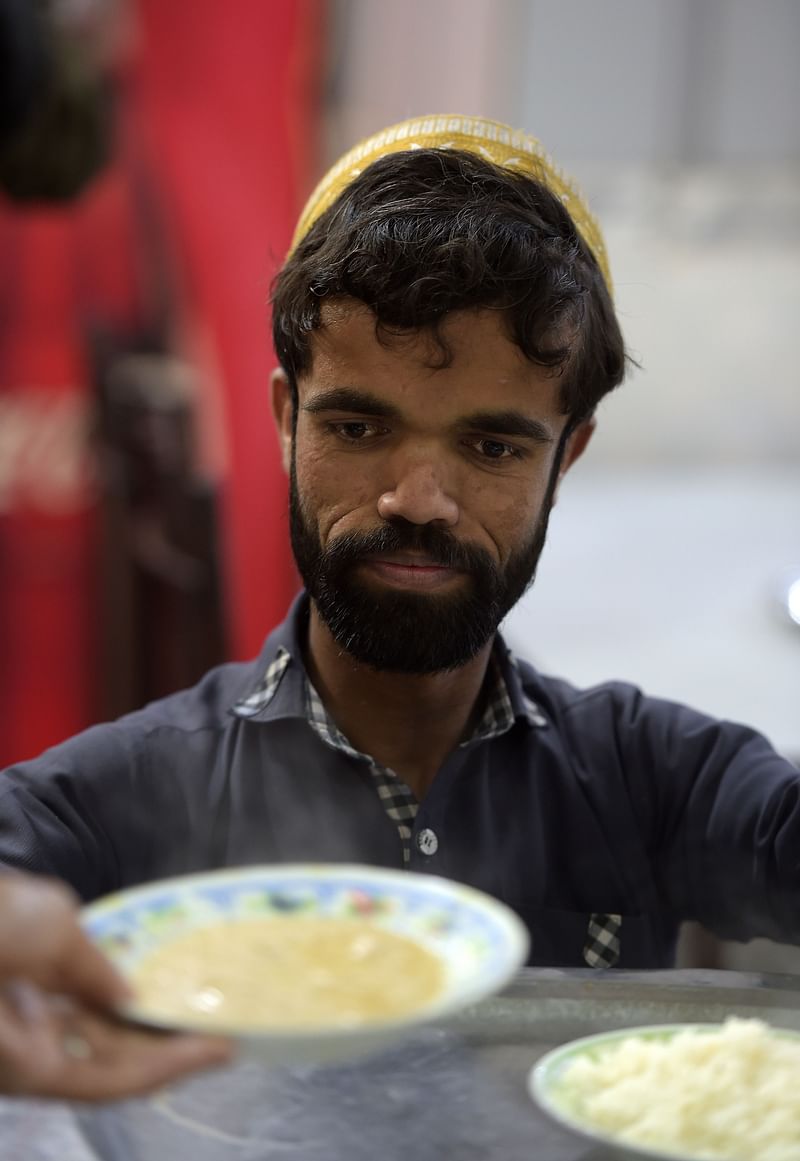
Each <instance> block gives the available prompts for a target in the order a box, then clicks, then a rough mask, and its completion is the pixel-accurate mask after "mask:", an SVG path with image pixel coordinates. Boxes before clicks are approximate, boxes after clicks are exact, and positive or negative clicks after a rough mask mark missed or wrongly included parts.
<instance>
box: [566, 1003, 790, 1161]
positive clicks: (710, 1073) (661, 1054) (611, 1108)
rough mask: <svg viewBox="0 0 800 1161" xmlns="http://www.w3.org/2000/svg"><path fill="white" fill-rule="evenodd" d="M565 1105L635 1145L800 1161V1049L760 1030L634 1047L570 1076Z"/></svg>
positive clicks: (641, 1042) (606, 1054)
mask: <svg viewBox="0 0 800 1161" xmlns="http://www.w3.org/2000/svg"><path fill="white" fill-rule="evenodd" d="M559 1098H560V1099H559V1103H563V1104H564V1106H565V1107H568V1108H569V1109H570V1111H571V1112H572V1115H573V1116H577V1117H578V1118H579V1119H580V1120H581V1121H583V1122H585V1123H586V1124H587V1127H589V1126H591V1127H592V1128H594V1129H595V1130H597V1131H599V1132H602V1133H606V1134H609V1135H612V1136H614V1137H615V1138H617V1139H619V1140H620V1141H621V1142H624V1143H626V1144H630V1145H645V1146H647V1147H648V1148H650V1149H657V1150H661V1151H663V1152H665V1153H678V1154H683V1155H687V1156H690V1157H697V1158H704V1159H708V1161H718V1159H721V1158H724V1161H800V1041H795V1040H791V1039H785V1038H781V1037H779V1036H777V1035H775V1033H774V1032H773V1030H772V1029H770V1028H769V1026H768V1025H766V1024H764V1023H763V1022H762V1021H761V1020H741V1019H737V1018H735V1017H730V1018H729V1019H728V1020H726V1021H725V1023H724V1024H723V1025H721V1027H720V1028H719V1029H718V1030H715V1031H702V1030H699V1029H697V1030H692V1029H691V1028H687V1029H686V1030H684V1031H681V1032H679V1033H677V1035H675V1036H673V1037H671V1038H669V1039H665V1040H648V1039H645V1038H644V1037H641V1036H630V1037H626V1038H625V1039H624V1040H622V1041H617V1042H616V1043H615V1044H613V1045H609V1046H608V1047H607V1048H606V1049H605V1050H603V1051H602V1052H600V1053H598V1055H597V1056H596V1057H595V1058H594V1059H589V1058H588V1057H587V1056H581V1057H578V1058H577V1059H576V1060H575V1061H573V1062H572V1063H571V1064H570V1065H569V1066H567V1068H565V1070H564V1072H563V1074H562V1077H561V1082H560V1084H559Z"/></svg>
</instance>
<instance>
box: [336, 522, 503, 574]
mask: <svg viewBox="0 0 800 1161" xmlns="http://www.w3.org/2000/svg"><path fill="white" fill-rule="evenodd" d="M390 552H416V553H419V554H420V555H424V556H426V557H429V558H430V560H431V561H432V562H433V563H434V564H437V565H439V566H441V567H442V568H451V569H455V570H457V571H460V572H480V571H486V570H487V568H488V569H489V570H491V571H495V569H496V565H495V562H494V561H493V560H492V558H491V556H490V555H489V553H488V552H487V551H486V550H485V549H483V548H480V547H479V546H478V545H475V544H465V543H464V542H463V541H460V540H457V539H456V537H455V536H453V534H452V533H450V532H447V531H446V530H445V529H444V528H437V527H436V526H435V525H433V524H412V523H411V522H410V521H408V520H403V519H395V520H393V521H389V522H387V523H386V524H384V525H383V526H382V527H380V528H373V529H371V530H370V531H368V532H345V533H343V534H342V535H341V536H339V537H337V539H336V540H335V541H333V542H332V543H331V544H329V545H328V546H327V548H326V550H325V557H326V560H327V563H328V566H329V567H332V568H335V569H337V570H339V569H344V568H347V567H348V566H349V565H353V564H357V563H359V562H360V561H362V560H363V559H364V558H365V557H370V556H380V554H381V553H390Z"/></svg>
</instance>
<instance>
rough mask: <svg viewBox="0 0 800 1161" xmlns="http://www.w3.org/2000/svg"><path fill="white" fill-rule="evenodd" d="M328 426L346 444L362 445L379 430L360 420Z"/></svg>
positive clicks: (371, 424) (372, 424) (345, 421)
mask: <svg viewBox="0 0 800 1161" xmlns="http://www.w3.org/2000/svg"><path fill="white" fill-rule="evenodd" d="M330 426H331V430H332V431H334V432H335V433H336V435H338V436H341V438H342V439H344V440H347V442H348V443H363V442H364V441H365V440H366V439H368V438H369V437H370V436H375V435H377V434H378V433H379V430H380V429H379V428H378V427H376V425H375V424H374V423H366V422H365V421H364V420H360V419H349V420H343V421H342V420H340V421H339V422H337V423H332V424H331V425H330Z"/></svg>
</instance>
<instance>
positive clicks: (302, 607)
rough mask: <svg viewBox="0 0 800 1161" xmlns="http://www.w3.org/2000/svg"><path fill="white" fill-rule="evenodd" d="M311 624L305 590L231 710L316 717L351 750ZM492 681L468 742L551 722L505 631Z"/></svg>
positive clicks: (264, 716)
mask: <svg viewBox="0 0 800 1161" xmlns="http://www.w3.org/2000/svg"><path fill="white" fill-rule="evenodd" d="M307 623H308V597H307V595H306V594H305V593H300V594H299V596H297V597H296V599H295V600H294V602H293V603H292V606H291V608H290V610H289V613H288V615H287V617H286V620H285V621H283V622H282V624H280V625H279V626H278V627H277V628H276V629H275V630H274V631H273V632H272V633H270V635H269V637H267V639H266V641H265V642H264V647H263V649H262V650H261V653H260V654H259V656H258V659H257V661H256V662H255V664H254V667H253V669H252V670H251V674H250V677H249V678H248V681H247V683H246V684H245V687H244V688H243V689H242V691H241V693H240V695H239V697H238V699H237V700H236V702H235V703H234V705H233V706H232V707H231V713H232V714H234V715H235V716H236V717H239V718H246V719H248V720H252V721H257V722H268V721H276V720H279V719H282V718H302V719H305V720H306V721H309V722H311V724H312V725H313V726H314V728H315V729H317V732H318V733H320V732H322V733H324V732H327V733H328V734H329V735H330V737H329V741H330V744H331V745H334V746H336V747H337V748H340V749H344V750H348V749H350V750H351V749H352V748H351V747H350V746H349V743H348V742H347V739H346V738H345V737H344V735H343V734H342V733H341V732H340V731H339V729H338V728H337V726H336V724H335V722H334V721H333V719H332V718H331V717H330V715H329V714H328V713H327V711H326V710H325V707H324V705H323V704H322V702H321V700H320V698H319V695H318V694H317V693H316V691H315V690H314V689H313V686H312V685H311V683H310V681H309V679H308V675H307V674H306V670H305V666H304V664H303V652H302V644H301V643H302V641H303V639H304V637H305V633H306V627H307ZM489 682H490V685H489V686H488V695H487V700H486V708H485V710H484V712H483V715H482V717H481V719H480V721H479V722H478V723H477V725H476V727H475V729H474V731H473V733H472V735H471V736H470V737H469V738H468V739H467V740H466V741H465V742H463V743H462V745H467V746H468V745H470V744H472V743H473V742H475V741H480V740H486V739H489V738H496V737H499V736H500V735H501V734H504V733H506V732H507V731H508V730H510V729H511V727H512V726H513V725H514V723H515V722H516V721H518V720H522V721H525V722H527V724H528V725H530V726H535V727H537V728H541V727H542V726H545V725H547V720H546V718H545V716H544V714H543V713H542V710H541V708H540V707H539V705H538V704H537V703H536V702H534V701H533V700H532V699H531V698H530V697H529V696H528V694H527V693H526V692H525V689H524V687H523V684H522V679H521V677H520V673H519V669H518V667H517V663H516V661H515V659H514V657H513V656H512V654H511V653H510V652H509V650H508V647H507V646H506V644H505V641H504V640H503V638H502V637H501V636H500V634H498V635H497V639H496V641H495V647H494V650H493V652H492V659H491V669H490V674H489ZM352 752H353V753H355V751H352Z"/></svg>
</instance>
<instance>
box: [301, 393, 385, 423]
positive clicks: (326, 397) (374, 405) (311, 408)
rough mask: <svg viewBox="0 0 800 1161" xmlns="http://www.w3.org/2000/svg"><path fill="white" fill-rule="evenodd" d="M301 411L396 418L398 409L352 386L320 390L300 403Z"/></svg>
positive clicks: (313, 413)
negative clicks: (346, 412)
mask: <svg viewBox="0 0 800 1161" xmlns="http://www.w3.org/2000/svg"><path fill="white" fill-rule="evenodd" d="M302 410H303V411H308V412H310V413H311V414H312V415H317V414H319V413H320V412H321V411H353V412H356V413H357V414H358V415H373V416H376V417H377V418H379V419H397V418H398V417H399V414H400V413H399V411H398V410H397V408H396V407H393V406H392V404H391V403H386V402H384V400H383V399H379V398H378V397H377V395H373V394H372V393H371V392H369V391H358V390H356V389H355V388H354V387H331V388H330V390H329V391H320V393H319V395H315V396H314V398H313V399H309V401H308V402H307V403H304V404H303V405H302Z"/></svg>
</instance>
